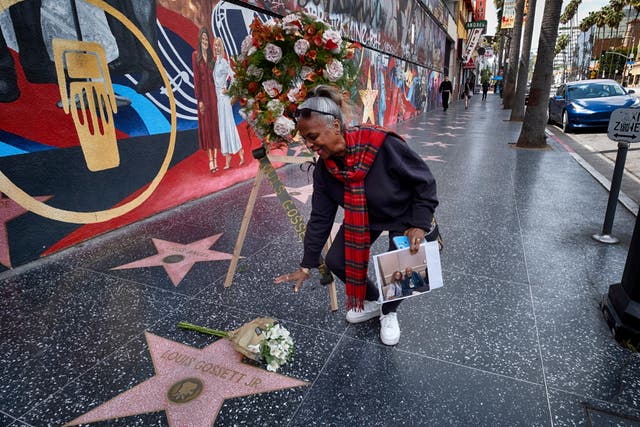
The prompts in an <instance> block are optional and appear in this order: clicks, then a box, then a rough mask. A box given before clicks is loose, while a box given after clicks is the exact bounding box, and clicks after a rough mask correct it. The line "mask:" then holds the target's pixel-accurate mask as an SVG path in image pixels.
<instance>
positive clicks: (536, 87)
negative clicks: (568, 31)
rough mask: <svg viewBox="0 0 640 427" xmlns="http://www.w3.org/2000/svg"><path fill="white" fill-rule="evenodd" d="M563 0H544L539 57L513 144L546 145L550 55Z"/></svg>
mask: <svg viewBox="0 0 640 427" xmlns="http://www.w3.org/2000/svg"><path fill="white" fill-rule="evenodd" d="M561 11H562V1H560V0H545V5H544V15H543V16H542V27H541V29H540V41H539V42H538V59H537V60H536V66H535V68H534V71H533V79H532V81H531V91H530V95H529V106H528V107H527V111H526V112H525V115H524V122H523V123H522V129H521V130H520V136H519V137H518V142H517V143H516V147H520V148H546V147H547V140H546V136H545V133H544V131H545V128H546V122H547V109H548V108H549V107H548V99H549V92H550V90H551V83H553V57H554V54H553V52H554V50H555V47H556V39H557V38H558V24H559V23H560V13H561Z"/></svg>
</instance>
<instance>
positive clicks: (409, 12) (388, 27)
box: [243, 0, 447, 71]
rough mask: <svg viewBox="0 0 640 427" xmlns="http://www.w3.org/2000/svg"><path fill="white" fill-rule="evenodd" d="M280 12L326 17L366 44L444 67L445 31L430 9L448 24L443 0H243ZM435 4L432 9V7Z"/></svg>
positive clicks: (424, 63) (430, 64)
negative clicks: (301, 11)
mask: <svg viewBox="0 0 640 427" xmlns="http://www.w3.org/2000/svg"><path fill="white" fill-rule="evenodd" d="M243 1H244V2H245V3H247V4H251V5H254V6H258V7H260V8H263V9H265V10H268V11H271V12H273V13H276V14H279V15H285V14H288V13H290V12H292V11H295V10H297V9H304V10H306V11H307V12H309V13H312V14H314V15H316V16H319V17H322V18H323V19H325V20H326V21H327V22H329V23H330V24H331V25H332V26H334V27H335V28H340V29H341V30H342V32H343V33H344V34H345V36H346V37H348V38H350V39H352V40H357V41H359V42H360V43H362V44H363V45H365V46H366V47H369V48H372V49H376V50H381V51H383V52H384V53H388V54H390V55H393V56H397V57H399V58H401V59H404V60H407V61H411V62H416V63H418V64H420V65H422V66H425V67H428V68H431V69H434V70H437V71H442V69H443V67H444V40H445V38H446V34H445V31H444V30H443V29H442V28H441V26H440V24H439V23H438V21H435V20H434V19H433V18H432V17H431V16H430V15H429V13H427V11H426V9H428V10H431V11H432V12H433V13H435V14H436V15H435V16H436V19H438V20H439V22H440V23H444V24H443V25H446V22H447V18H446V13H445V9H444V5H443V4H442V2H441V0H429V1H426V0H420V1H421V2H422V3H424V5H425V7H426V8H425V7H423V6H421V5H419V4H418V3H417V2H416V1H415V0H389V1H384V2H380V1H375V0H364V1H359V2H353V1H350V0H281V1H278V0H243ZM430 8H431V9H430Z"/></svg>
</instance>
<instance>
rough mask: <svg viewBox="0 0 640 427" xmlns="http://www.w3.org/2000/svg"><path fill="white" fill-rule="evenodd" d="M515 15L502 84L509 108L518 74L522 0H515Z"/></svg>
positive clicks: (504, 99) (506, 106)
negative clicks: (503, 82) (504, 80)
mask: <svg viewBox="0 0 640 427" xmlns="http://www.w3.org/2000/svg"><path fill="white" fill-rule="evenodd" d="M515 8H516V16H515V20H514V24H513V33H512V36H511V49H509V69H508V70H507V79H506V82H505V86H504V88H505V89H504V96H503V101H502V102H503V105H504V108H505V109H509V108H511V107H512V104H513V97H514V95H515V91H516V78H517V76H518V57H519V56H520V38H521V37H522V15H523V14H524V0H516V5H515Z"/></svg>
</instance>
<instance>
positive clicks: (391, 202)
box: [300, 134, 438, 268]
mask: <svg viewBox="0 0 640 427" xmlns="http://www.w3.org/2000/svg"><path fill="white" fill-rule="evenodd" d="M336 163H338V162H337V161H336ZM338 164H339V163H338ZM364 183H365V184H364V185H365V194H366V197H367V209H368V212H369V228H370V230H375V231H384V230H389V231H400V232H404V230H406V229H407V228H411V227H418V228H422V229H424V230H429V228H430V227H431V219H432V218H433V213H434V211H435V208H436V206H437V205H438V199H437V195H436V182H435V179H434V178H433V175H432V174H431V171H430V170H429V167H428V166H427V164H426V163H425V162H424V160H422V159H421V158H420V156H418V154H417V153H416V152H415V151H413V150H412V149H411V148H410V147H409V146H408V145H407V143H406V142H404V141H403V140H401V139H399V138H398V137H396V136H394V135H393V134H388V135H387V137H386V138H385V140H384V142H383V143H382V146H381V147H380V149H379V150H378V154H377V155H376V158H375V160H374V162H373V164H372V165H371V168H370V169H369V172H368V173H367V176H366V178H365V181H364ZM338 206H344V184H343V182H342V181H340V180H338V179H337V178H335V177H334V176H333V175H331V173H330V172H329V171H328V170H327V168H326V166H325V165H324V161H323V160H322V159H320V160H318V163H317V164H316V166H315V170H314V172H313V196H312V201H311V217H310V218H309V222H308V223H307V230H306V233H305V237H304V257H303V260H302V262H301V263H300V265H301V266H302V267H307V268H313V267H317V266H318V265H319V258H320V255H321V251H322V248H323V247H324V244H325V243H326V241H327V238H328V237H329V233H330V232H331V228H332V227H333V223H334V220H335V216H336V212H337V210H338Z"/></svg>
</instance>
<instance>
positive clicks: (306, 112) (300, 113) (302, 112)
mask: <svg viewBox="0 0 640 427" xmlns="http://www.w3.org/2000/svg"><path fill="white" fill-rule="evenodd" d="M311 113H318V114H323V115H325V116H331V117H333V118H334V119H337V117H336V116H335V115H334V114H332V113H326V112H324V111H318V110H314V109H313V108H298V109H296V111H294V112H293V121H294V123H296V124H298V119H299V118H303V119H308V118H309V117H311Z"/></svg>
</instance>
